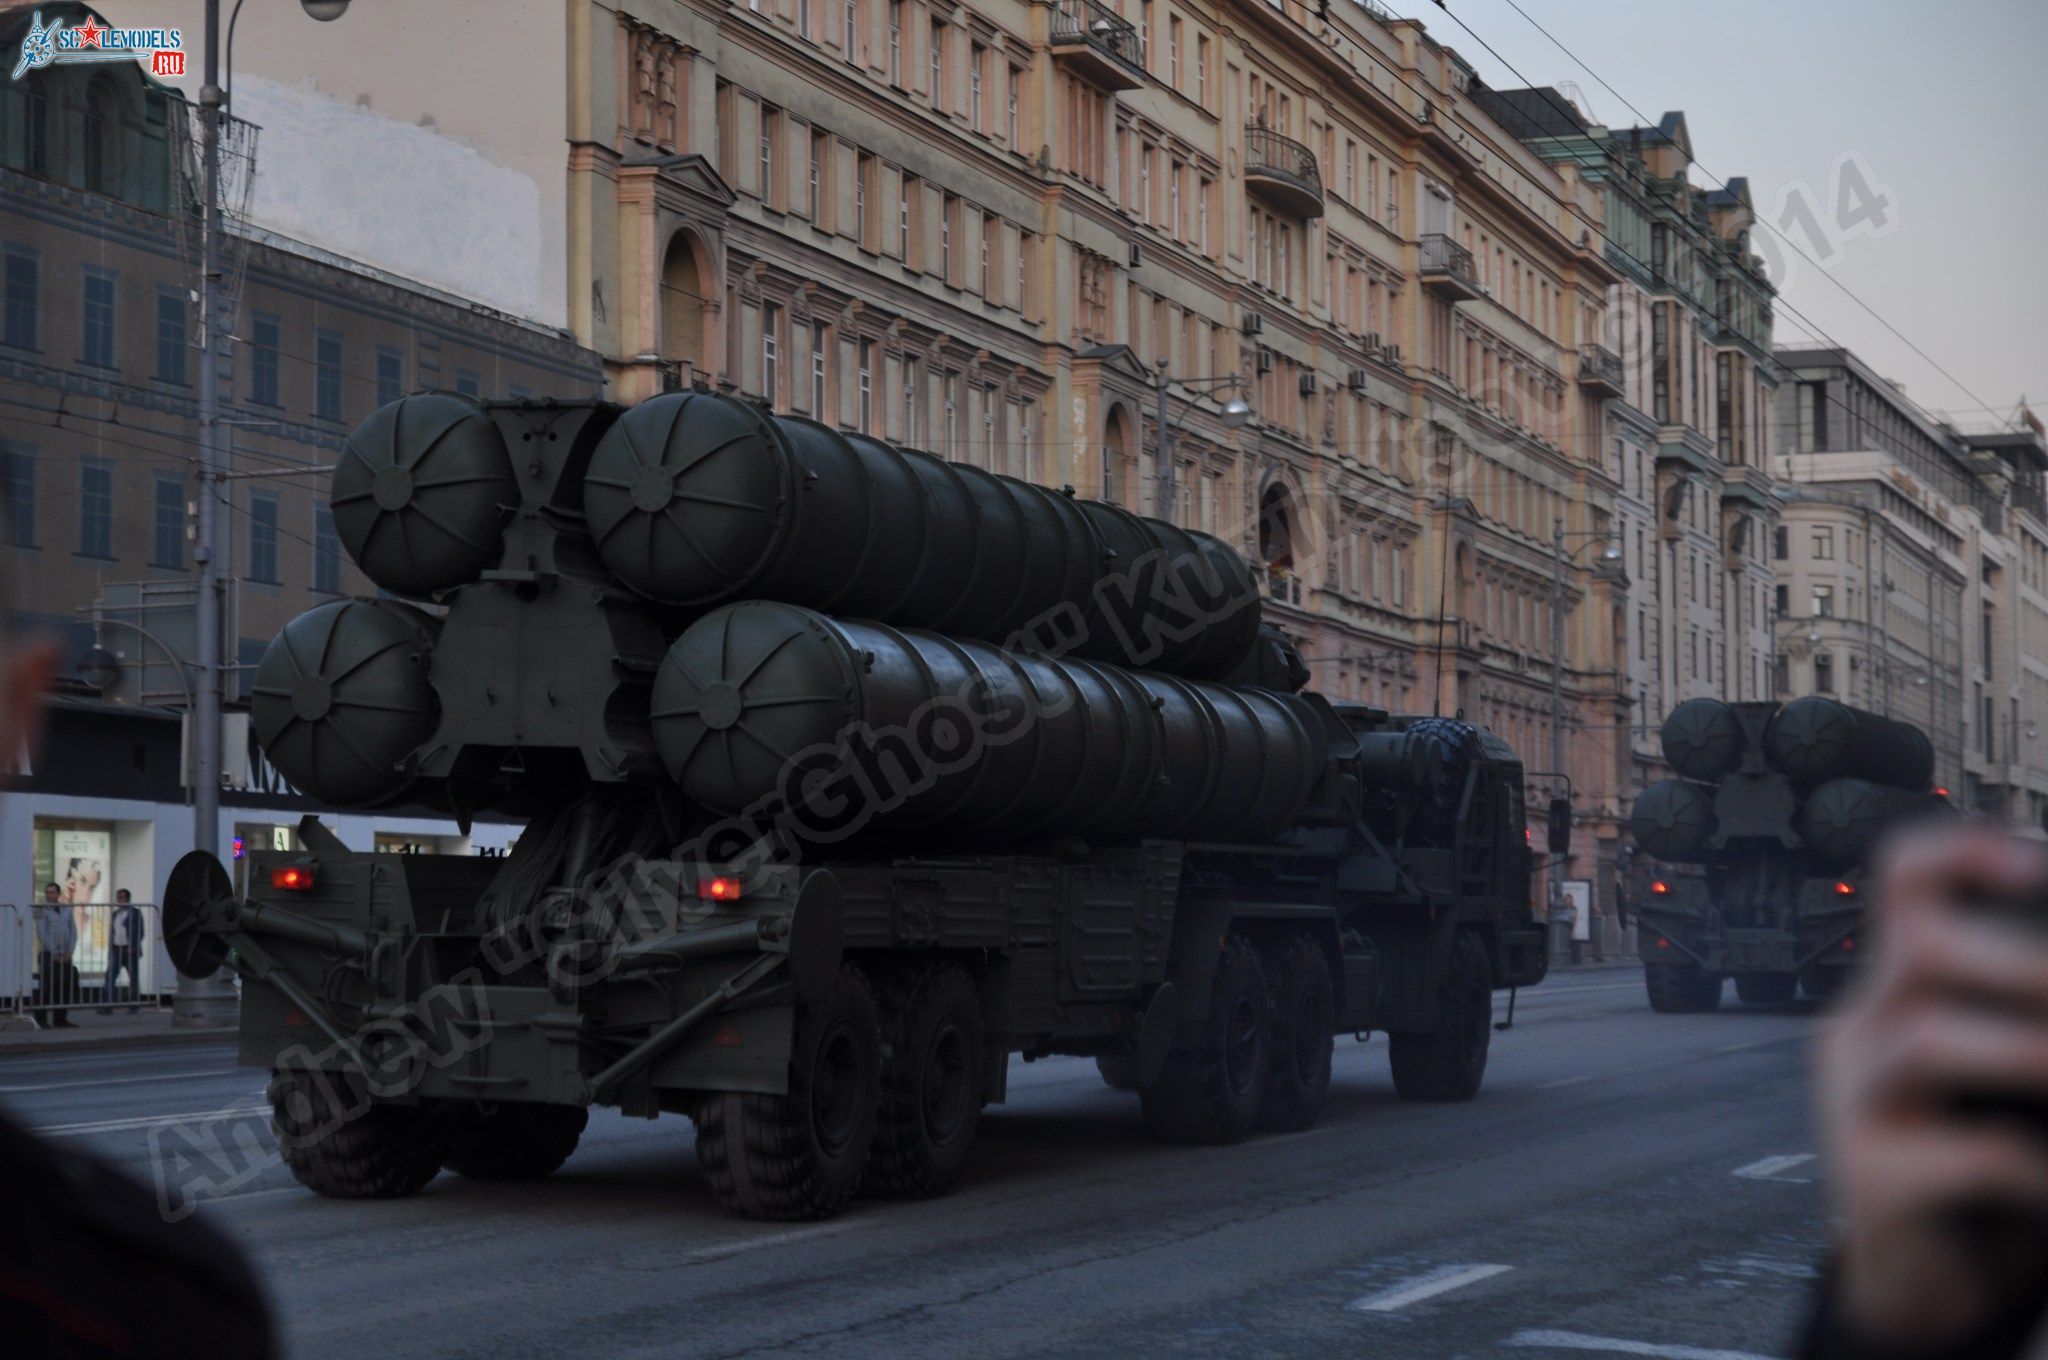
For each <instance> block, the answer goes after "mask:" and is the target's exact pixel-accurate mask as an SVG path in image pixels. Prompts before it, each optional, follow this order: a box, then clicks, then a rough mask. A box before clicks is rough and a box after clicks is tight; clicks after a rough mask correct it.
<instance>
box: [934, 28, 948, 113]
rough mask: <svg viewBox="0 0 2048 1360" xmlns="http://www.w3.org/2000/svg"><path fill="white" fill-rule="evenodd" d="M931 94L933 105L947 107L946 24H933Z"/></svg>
mask: <svg viewBox="0 0 2048 1360" xmlns="http://www.w3.org/2000/svg"><path fill="white" fill-rule="evenodd" d="M931 82H932V83H931V96H932V107H933V108H935V109H943V108H944V107H946V26H945V25H944V24H941V23H935V24H933V25H932V31H931Z"/></svg>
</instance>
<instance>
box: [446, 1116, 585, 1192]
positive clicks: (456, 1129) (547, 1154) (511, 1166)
mask: <svg viewBox="0 0 2048 1360" xmlns="http://www.w3.org/2000/svg"><path fill="white" fill-rule="evenodd" d="M450 1122H451V1123H452V1125H453V1132H452V1134H451V1136H450V1138H449V1146H448V1159H447V1160H446V1161H445V1162H443V1163H442V1165H443V1166H445V1167H447V1168H448V1170H450V1171H453V1172H454V1173H455V1174H456V1175H458V1176H467V1177H469V1178H470V1179H471V1180H478V1181H532V1180H539V1179H540V1178H541V1177H542V1176H546V1175H549V1174H551V1173H552V1172H553V1171H554V1170H555V1169H556V1168H557V1167H559V1166H561V1164H562V1163H563V1162H566V1161H568V1160H569V1154H570V1153H572V1152H574V1151H575V1150H576V1143H577V1140H579V1139H580V1138H582V1137H583V1126H584V1125H586V1124H588V1123H589V1122H590V1111H588V1110H586V1109H584V1108H583V1107H582V1106H581V1105H499V1106H496V1107H494V1108H490V1109H468V1110H458V1111H456V1112H455V1113H454V1114H453V1115H452V1116H450Z"/></svg>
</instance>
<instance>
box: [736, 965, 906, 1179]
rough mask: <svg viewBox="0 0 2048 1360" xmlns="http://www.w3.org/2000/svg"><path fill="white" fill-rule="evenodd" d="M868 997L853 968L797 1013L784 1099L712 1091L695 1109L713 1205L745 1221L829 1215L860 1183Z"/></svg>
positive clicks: (870, 1136)
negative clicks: (820, 998) (822, 997)
mask: <svg viewBox="0 0 2048 1360" xmlns="http://www.w3.org/2000/svg"><path fill="white" fill-rule="evenodd" d="M881 1069H882V1032H881V1022H880V1021H879V1019H878V1018H877V1017H876V1013H875V998H874V993H873V992H872V991H871V990H870V989H869V987H868V982H867V979H866V978H865V977H864V976H862V974H861V971H860V969H859V968H857V967H855V966H854V965H853V964H850V963H849V964H846V965H844V966H843V967H842V968H841V969H840V972H839V981H838V983H837V984H836V985H835V986H834V987H833V989H832V992H831V994H830V995H829V996H827V997H826V998H825V999H824V1000H823V1001H821V1002H819V1003H818V1004H816V1005H814V1006H806V1007H804V1008H803V1009H802V1010H801V1011H800V1012H799V1013H798V1015H797V1025H796V1047H795V1051H794V1052H793V1053H792V1054H791V1056H790V1063H789V1094H788V1095H781V1096H770V1095H759V1094H756V1093H753V1092H740V1091H721V1092H716V1093H714V1094H712V1095H709V1096H706V1097H705V1098H704V1099H703V1101H702V1102H700V1103H699V1104H698V1106H697V1110H696V1121H697V1162H698V1165H699V1166H701V1167H702V1168H703V1170H704V1179H705V1181H706V1182H707V1183H708V1184H709V1185H710V1187H711V1193H712V1194H713V1195H714V1196H716V1197H717V1199H718V1202H719V1203H721V1204H723V1205H724V1206H725V1207H726V1208H728V1209H730V1210H732V1211H733V1212H734V1213H736V1214H741V1215H744V1216H745V1217H747V1218H776V1219H808V1218H829V1217H831V1216H832V1215H833V1214H836V1213H838V1212H839V1211H840V1210H841V1209H843V1208H845V1207H846V1202H847V1201H848V1200H850V1199H852V1198H853V1192H854V1191H855V1190H856V1189H858V1188H859V1186H860V1177H861V1171H862V1169H863V1168H864V1167H865V1166H866V1165H867V1160H868V1151H869V1149H870V1148H871V1147H872V1146H873V1145H874V1138H875V1107H876V1104H877V1103H878V1102H879V1100H880V1098H881Z"/></svg>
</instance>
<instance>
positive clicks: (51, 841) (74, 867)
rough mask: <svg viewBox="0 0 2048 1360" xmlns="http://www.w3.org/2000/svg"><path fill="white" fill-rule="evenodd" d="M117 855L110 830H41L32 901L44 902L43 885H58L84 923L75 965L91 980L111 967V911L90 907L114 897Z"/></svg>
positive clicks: (62, 898) (59, 892) (80, 927)
mask: <svg viewBox="0 0 2048 1360" xmlns="http://www.w3.org/2000/svg"><path fill="white" fill-rule="evenodd" d="M113 855H114V835H113V831H112V830H111V829H109V828H103V827H77V826H59V827H42V826H39V827H37V828H36V877H35V883H34V884H33V886H32V890H31V893H30V896H29V901H31V902H41V901H42V900H43V886H44V885H45V884H48V883H55V884H56V885H57V896H58V900H59V901H63V902H68V903H70V904H71V905H72V915H73V917H74V918H76V920H77V922H78V952H77V953H76V954H74V955H73V956H72V962H73V963H74V964H76V965H77V966H78V971H79V973H80V974H81V975H85V976H90V975H92V974H95V973H101V972H104V971H105V969H106V966H107V924H108V922H107V913H106V912H105V911H89V910H84V908H86V907H87V906H88V905H90V904H95V903H103V902H108V901H111V900H112V899H113V896H114V891H113V888H112V887H111V886H110V884H111V881H112V879H113Z"/></svg>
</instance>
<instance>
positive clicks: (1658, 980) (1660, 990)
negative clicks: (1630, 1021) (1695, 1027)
mask: <svg viewBox="0 0 2048 1360" xmlns="http://www.w3.org/2000/svg"><path fill="white" fill-rule="evenodd" d="M1643 985H1644V987H1646V988H1647V989H1648V990H1649V993H1650V1009H1651V1010H1653V1011H1660V1012H1662V1013H1664V1014H1666V1015H1677V1014H1682V1013H1684V1012H1688V1011H1711V1010H1714V1009H1717V1008H1718V1007H1719V1006H1720V1004H1721V977H1720V974H1718V973H1709V972H1707V971H1706V970H1704V969H1702V968H1701V967H1700V966H1699V965H1698V964H1696V963H1646V964H1644V965H1643Z"/></svg>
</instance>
